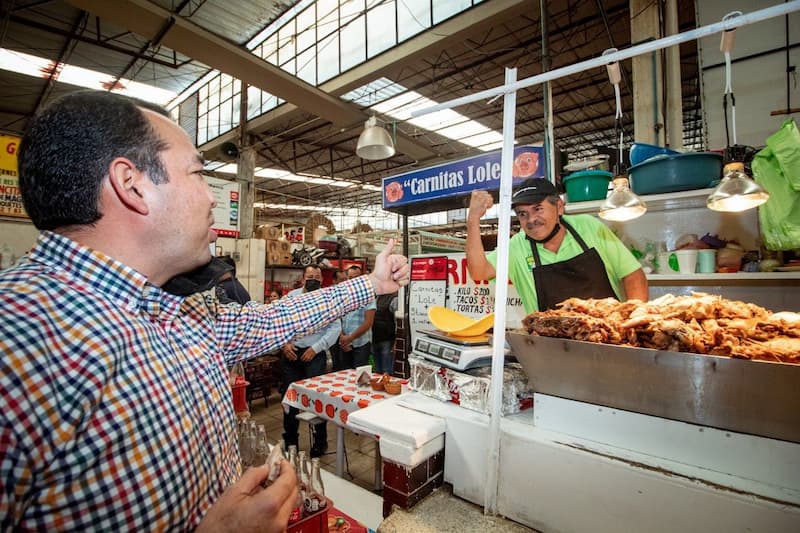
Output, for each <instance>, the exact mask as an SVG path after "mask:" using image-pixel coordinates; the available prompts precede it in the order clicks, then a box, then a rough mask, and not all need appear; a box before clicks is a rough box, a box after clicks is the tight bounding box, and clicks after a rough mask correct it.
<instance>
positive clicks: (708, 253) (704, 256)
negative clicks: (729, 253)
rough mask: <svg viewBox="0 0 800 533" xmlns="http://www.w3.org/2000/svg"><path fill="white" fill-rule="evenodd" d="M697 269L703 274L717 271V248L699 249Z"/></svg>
mask: <svg viewBox="0 0 800 533" xmlns="http://www.w3.org/2000/svg"><path fill="white" fill-rule="evenodd" d="M697 271H698V272H700V273H701V274H711V273H712V272H716V271H717V251H716V250H697Z"/></svg>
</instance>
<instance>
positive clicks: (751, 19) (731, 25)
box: [411, 0, 800, 117]
mask: <svg viewBox="0 0 800 533" xmlns="http://www.w3.org/2000/svg"><path fill="white" fill-rule="evenodd" d="M795 11H800V0H793V1H791V2H786V3H784V4H779V5H776V6H772V7H768V8H766V9H760V10H758V11H753V12H752V13H748V14H747V15H742V16H740V17H735V18H732V19H730V20H722V21H720V22H715V23H714V24H709V25H708V26H703V27H701V28H697V29H694V30H689V31H686V32H683V33H679V34H677V35H670V36H668V37H664V38H663V39H657V40H655V41H649V42H646V43H642V44H639V45H636V46H632V47H630V48H626V49H624V50H620V51H618V52H614V53H613V54H608V55H604V56H600V57H596V58H594V59H587V60H586V61H581V62H580V63H574V64H572V65H567V66H566V67H561V68H557V69H555V70H551V71H549V72H543V73H542V74H537V75H536V76H531V77H530V78H525V79H524V80H520V81H518V82H515V83H510V84H505V85H501V86H500V87H495V88H494V89H487V90H485V91H480V92H477V93H475V94H473V95H470V96H462V97H461V98H455V99H453V100H448V101H447V102H443V103H441V104H437V105H435V106H431V107H426V108H423V109H418V110H416V111H412V112H411V116H412V117H419V116H422V115H427V114H429V113H435V112H436V111H442V110H443V109H451V108H453V107H457V106H460V105H464V104H470V103H472V102H477V101H479V100H488V99H490V98H492V97H495V96H497V95H499V94H504V93H507V92H514V91H518V90H520V89H525V88H526V87H530V86H531V85H537V84H539V83H544V82H546V81H553V80H557V79H559V78H563V77H565V76H570V75H572V74H577V73H579V72H584V71H586V70H590V69H593V68H598V67H604V66H605V65H606V64H607V63H613V62H614V61H622V60H623V59H628V58H631V57H633V56H638V55H641V54H646V53H649V52H654V51H656V50H661V49H662V48H667V47H668V46H674V45H676V44H681V43H685V42H688V41H694V40H695V39H700V38H701V37H707V36H709V35H713V34H715V33H719V32H721V31H725V30H733V29H736V28H740V27H742V26H747V25H748V24H753V23H755V22H761V21H763V20H768V19H771V18H774V17H779V16H781V15H787V14H789V13H793V12H795Z"/></svg>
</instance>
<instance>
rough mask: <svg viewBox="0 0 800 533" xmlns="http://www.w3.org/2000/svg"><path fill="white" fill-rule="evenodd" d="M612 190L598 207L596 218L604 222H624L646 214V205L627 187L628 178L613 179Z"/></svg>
mask: <svg viewBox="0 0 800 533" xmlns="http://www.w3.org/2000/svg"><path fill="white" fill-rule="evenodd" d="M613 183H614V190H613V191H611V194H609V195H608V198H606V199H605V200H604V201H603V203H602V204H601V205H600V211H599V213H598V216H599V217H600V218H602V219H604V220H613V221H615V222H626V221H628V220H633V219H634V218H639V217H640V216H642V215H644V214H645V213H646V212H647V204H646V203H644V202H643V201H642V199H641V198H639V196H637V195H636V194H635V193H634V192H633V191H632V190H631V189H630V187H628V178H626V177H625V176H618V177H616V178H614V181H613Z"/></svg>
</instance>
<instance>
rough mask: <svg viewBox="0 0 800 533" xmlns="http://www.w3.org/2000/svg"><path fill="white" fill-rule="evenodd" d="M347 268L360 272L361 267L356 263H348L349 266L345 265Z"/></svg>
mask: <svg viewBox="0 0 800 533" xmlns="http://www.w3.org/2000/svg"><path fill="white" fill-rule="evenodd" d="M347 270H348V271H349V270H358V271H359V272H362V270H361V267H360V266H358V265H350V266H349V267H347Z"/></svg>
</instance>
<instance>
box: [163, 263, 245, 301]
mask: <svg viewBox="0 0 800 533" xmlns="http://www.w3.org/2000/svg"><path fill="white" fill-rule="evenodd" d="M231 271H233V267H232V266H230V265H228V264H227V263H225V262H224V261H223V260H222V259H220V258H218V257H214V258H213V259H211V261H209V262H208V263H206V264H205V265H203V266H201V267H198V268H196V269H194V270H192V271H191V272H184V273H183V274H179V275H177V276H175V277H174V278H172V279H170V280H169V281H167V282H166V283H165V284H164V285H163V286H162V287H161V288H162V289H164V290H165V291H167V292H169V293H171V294H174V295H175V296H189V295H191V294H194V293H197V292H204V291H207V290H208V289H210V288H211V287H213V286H214V285H216V284H217V280H219V278H220V277H221V276H222V274H224V273H225V272H231Z"/></svg>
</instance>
